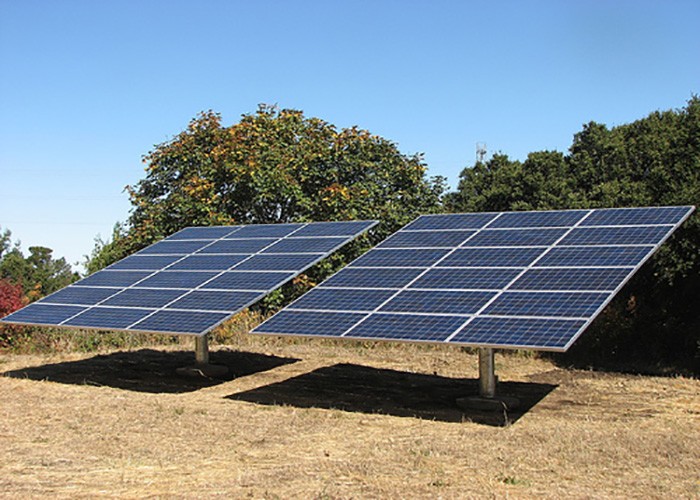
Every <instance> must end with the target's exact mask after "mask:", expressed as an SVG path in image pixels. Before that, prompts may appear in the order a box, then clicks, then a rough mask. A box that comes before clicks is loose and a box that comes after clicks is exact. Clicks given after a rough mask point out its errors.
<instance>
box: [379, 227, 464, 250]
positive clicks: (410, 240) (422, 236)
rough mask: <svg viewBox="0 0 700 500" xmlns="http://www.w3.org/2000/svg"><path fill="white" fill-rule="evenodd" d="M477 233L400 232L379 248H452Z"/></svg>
mask: <svg viewBox="0 0 700 500" xmlns="http://www.w3.org/2000/svg"><path fill="white" fill-rule="evenodd" d="M475 232H476V231H399V232H398V233H394V234H393V235H392V236H390V237H389V238H387V239H386V240H384V241H382V242H381V243H380V244H379V245H377V248H430V247H433V248H452V247H455V246H457V245H459V244H460V243H462V242H463V241H464V240H466V239H467V238H469V237H470V236H471V235H473V234H474V233H475Z"/></svg>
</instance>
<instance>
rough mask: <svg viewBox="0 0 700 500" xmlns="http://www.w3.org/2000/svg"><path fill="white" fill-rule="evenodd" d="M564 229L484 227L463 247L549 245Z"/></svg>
mask: <svg viewBox="0 0 700 500" xmlns="http://www.w3.org/2000/svg"><path fill="white" fill-rule="evenodd" d="M565 232H566V229H494V230H488V229H485V230H483V231H481V232H480V233H479V234H477V235H476V236H474V237H473V238H471V239H470V240H469V241H467V242H466V243H465V244H464V246H465V247H503V246H538V245H539V246H549V245H551V244H552V243H554V242H555V241H557V240H558V239H559V238H560V237H561V236H562V235H563V234H564V233H565Z"/></svg>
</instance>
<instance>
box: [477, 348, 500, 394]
mask: <svg viewBox="0 0 700 500" xmlns="http://www.w3.org/2000/svg"><path fill="white" fill-rule="evenodd" d="M479 395H480V396H481V397H482V398H493V397H495V396H496V369H495V366H494V355H493V349H491V348H489V347H480V348H479Z"/></svg>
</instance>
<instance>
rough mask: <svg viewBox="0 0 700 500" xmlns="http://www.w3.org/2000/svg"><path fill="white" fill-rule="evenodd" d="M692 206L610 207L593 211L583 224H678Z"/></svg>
mask: <svg viewBox="0 0 700 500" xmlns="http://www.w3.org/2000/svg"><path fill="white" fill-rule="evenodd" d="M691 211H692V207H649V208H609V209H598V210H596V211H595V212H593V213H592V214H591V215H590V216H589V217H588V218H586V220H585V221H583V223H582V224H581V225H582V226H624V225H634V224H640V225H649V224H677V223H678V221H680V220H681V219H683V217H685V215H686V214H688V213H690V212H691Z"/></svg>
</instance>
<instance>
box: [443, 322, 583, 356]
mask: <svg viewBox="0 0 700 500" xmlns="http://www.w3.org/2000/svg"><path fill="white" fill-rule="evenodd" d="M584 324H586V322H585V321H583V320H566V319H534V318H530V319H526V318H490V317H483V316H482V317H476V318H474V320H473V321H472V322H471V323H469V324H468V325H467V326H466V327H464V329H463V330H461V331H460V332H459V333H458V334H457V335H455V336H454V337H453V338H452V340H451V342H452V343H463V344H470V345H475V344H476V345H489V346H496V347H497V346H504V347H523V348H534V349H551V350H563V349H564V347H565V346H566V344H567V342H568V341H569V340H570V339H571V338H572V337H573V336H574V335H576V333H577V332H578V331H579V330H580V329H581V328H582V327H583V325H584Z"/></svg>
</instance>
